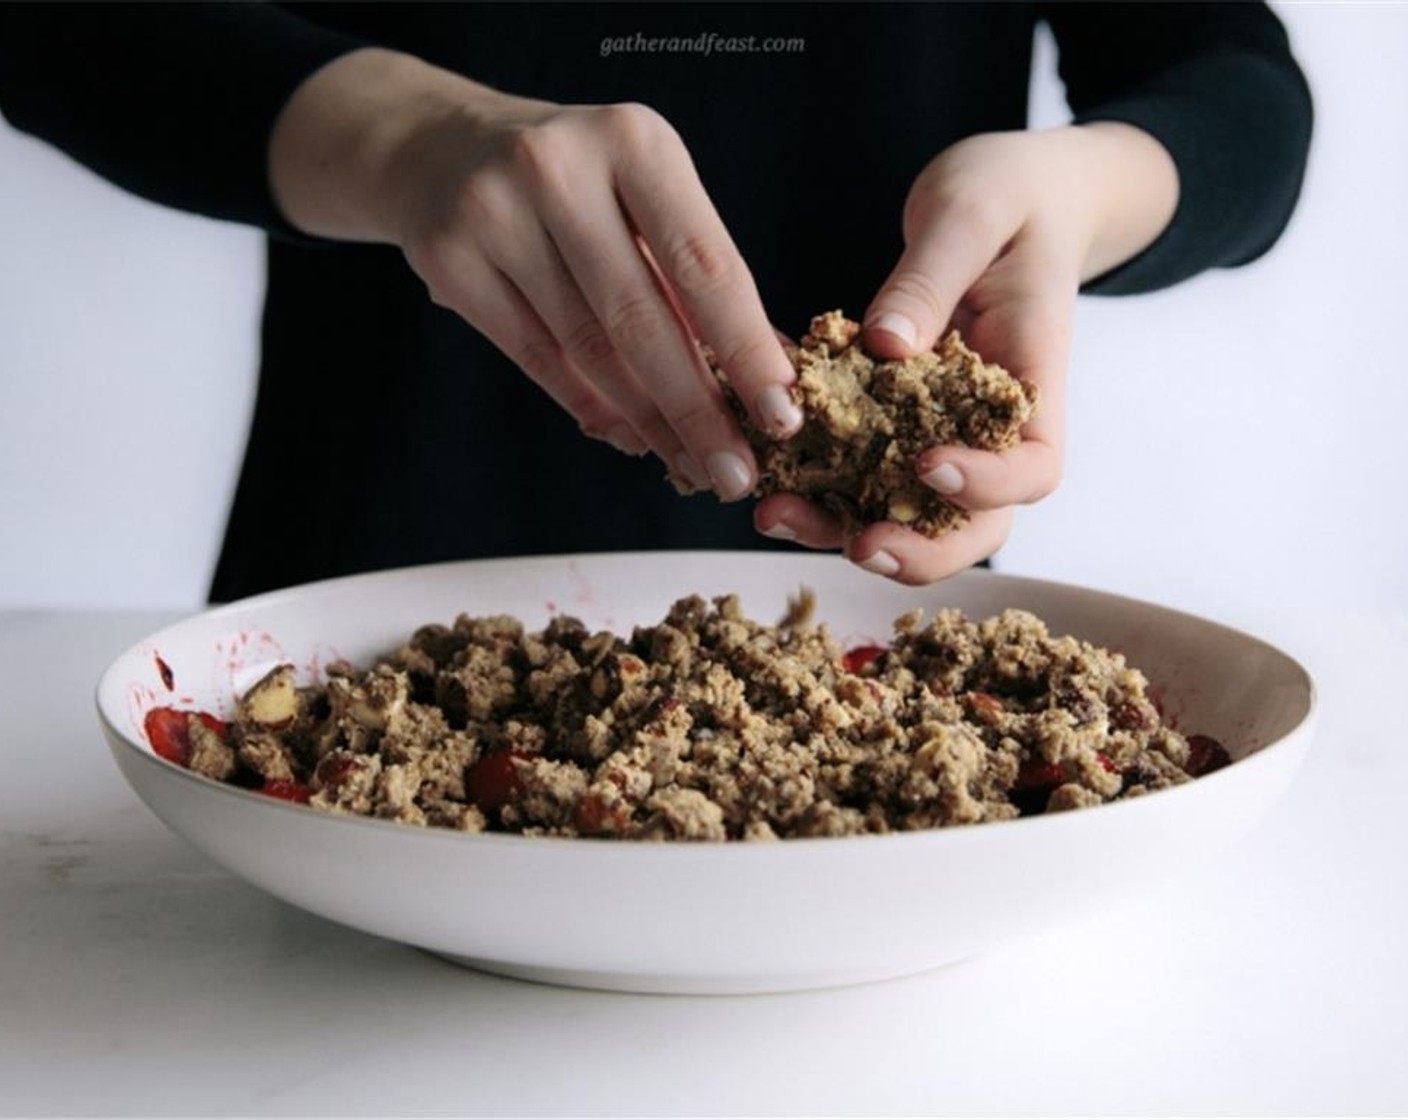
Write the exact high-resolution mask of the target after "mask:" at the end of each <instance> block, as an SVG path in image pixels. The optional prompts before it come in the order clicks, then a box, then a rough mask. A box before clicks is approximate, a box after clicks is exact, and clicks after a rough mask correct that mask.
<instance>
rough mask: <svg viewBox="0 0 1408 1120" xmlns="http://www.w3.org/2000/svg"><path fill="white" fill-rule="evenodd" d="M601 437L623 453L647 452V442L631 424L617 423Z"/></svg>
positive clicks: (638, 453) (641, 453) (640, 453)
mask: <svg viewBox="0 0 1408 1120" xmlns="http://www.w3.org/2000/svg"><path fill="white" fill-rule="evenodd" d="M601 438H602V439H604V440H606V442H607V443H609V444H610V445H611V446H612V447H614V448H615V449H616V450H617V451H620V452H622V453H623V454H626V455H644V454H645V444H644V443H642V442H641V438H640V436H638V435H636V430H635V429H634V428H632V427H631V426H630V425H629V424H616V425H614V426H612V427H611V428H610V429H608V431H607V433H606V434H605V435H604V436H602V437H601Z"/></svg>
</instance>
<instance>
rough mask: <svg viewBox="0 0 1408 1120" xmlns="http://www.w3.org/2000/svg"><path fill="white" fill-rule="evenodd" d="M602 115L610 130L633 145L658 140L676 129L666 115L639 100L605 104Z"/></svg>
mask: <svg viewBox="0 0 1408 1120" xmlns="http://www.w3.org/2000/svg"><path fill="white" fill-rule="evenodd" d="M600 115H601V121H602V124H603V125H604V126H605V128H606V129H607V131H608V132H610V133H611V134H612V135H613V136H615V137H616V138H617V139H618V140H621V141H623V142H624V143H627V144H631V145H644V144H650V143H654V142H658V141H659V140H661V139H662V138H664V137H667V136H670V135H673V133H674V129H673V128H671V127H670V124H669V122H668V121H666V120H665V118H664V117H662V116H661V115H660V114H659V113H657V112H656V111H655V110H654V109H652V108H651V107H650V106H649V105H644V104H642V103H641V102H639V101H619V102H616V103H615V104H613V105H604V106H602V108H601V110H600Z"/></svg>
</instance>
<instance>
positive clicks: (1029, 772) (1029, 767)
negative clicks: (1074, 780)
mask: <svg viewBox="0 0 1408 1120" xmlns="http://www.w3.org/2000/svg"><path fill="white" fill-rule="evenodd" d="M1065 780H1066V773H1065V771H1064V770H1062V769H1061V767H1060V766H1058V765H1057V764H1056V763H1054V762H1046V761H1045V760H1043V759H1040V758H1029V759H1027V761H1026V762H1024V763H1022V768H1021V769H1020V770H1018V771H1017V780H1016V781H1015V782H1013V783H1012V788H1013V789H1055V788H1056V787H1057V786H1059V785H1060V784H1061V783H1062V782H1064V781H1065Z"/></svg>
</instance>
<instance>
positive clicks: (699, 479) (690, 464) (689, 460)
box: [675, 451, 709, 490]
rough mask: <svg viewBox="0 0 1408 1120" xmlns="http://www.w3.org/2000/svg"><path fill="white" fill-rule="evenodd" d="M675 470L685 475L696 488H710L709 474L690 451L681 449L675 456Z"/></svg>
mask: <svg viewBox="0 0 1408 1120" xmlns="http://www.w3.org/2000/svg"><path fill="white" fill-rule="evenodd" d="M675 470H677V471H678V472H679V473H680V474H682V475H684V477H685V478H686V479H688V480H689V484H690V485H691V486H693V487H694V488H695V489H696V490H708V489H709V476H708V475H707V474H705V473H704V469H703V468H702V467H701V466H700V465H699V464H698V463H696V462H695V461H694V457H693V456H692V455H690V454H689V452H687V451H681V452H680V453H679V454H678V455H676V456H675Z"/></svg>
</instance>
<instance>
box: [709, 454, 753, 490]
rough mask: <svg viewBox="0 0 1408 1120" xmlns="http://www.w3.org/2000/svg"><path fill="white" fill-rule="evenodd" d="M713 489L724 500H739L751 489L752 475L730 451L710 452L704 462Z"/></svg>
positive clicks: (744, 464)
mask: <svg viewBox="0 0 1408 1120" xmlns="http://www.w3.org/2000/svg"><path fill="white" fill-rule="evenodd" d="M704 464H705V466H706V467H707V468H708V470H709V478H710V479H711V480H713V484H714V489H715V490H716V491H717V492H718V495H719V497H721V498H723V499H725V500H732V499H734V498H741V497H743V495H745V494H747V493H748V491H750V490H752V489H753V473H752V472H751V471H750V470H749V469H748V464H747V463H745V462H744V461H743V460H742V459H740V458H739V457H738V456H737V455H735V454H734V453H733V452H732V451H712V452H710V453H709V456H708V458H706V459H705V460H704Z"/></svg>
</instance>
